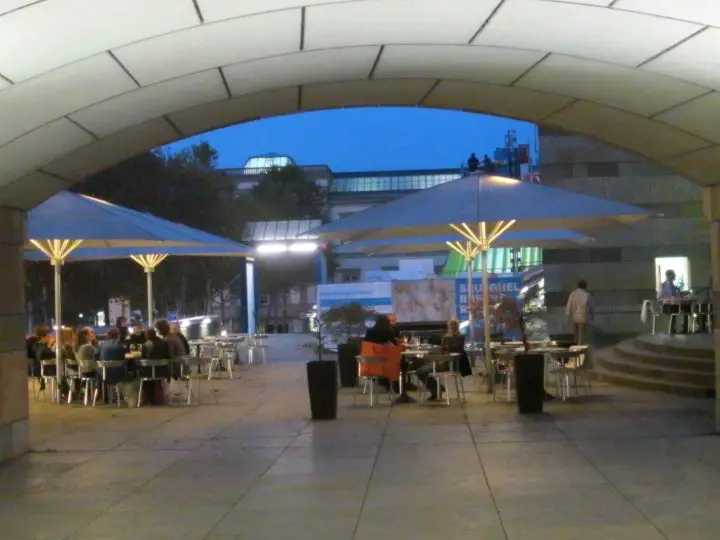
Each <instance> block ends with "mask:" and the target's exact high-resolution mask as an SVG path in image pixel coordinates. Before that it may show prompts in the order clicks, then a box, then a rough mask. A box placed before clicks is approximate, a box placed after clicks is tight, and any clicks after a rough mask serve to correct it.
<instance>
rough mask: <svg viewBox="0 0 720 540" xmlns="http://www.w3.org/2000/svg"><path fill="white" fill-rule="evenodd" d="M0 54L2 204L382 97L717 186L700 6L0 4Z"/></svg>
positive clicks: (708, 18)
mask: <svg viewBox="0 0 720 540" xmlns="http://www.w3.org/2000/svg"><path fill="white" fill-rule="evenodd" d="M0 51H12V54H4V55H0V118H2V120H3V121H2V123H0V204H3V205H5V206H10V207H13V208H19V209H27V208H31V207H33V206H35V205H37V204H39V203H40V202H41V201H43V200H45V199H47V198H48V197H49V196H51V195H52V194H54V193H56V192H58V191H61V190H63V189H66V188H67V187H68V186H70V185H71V184H73V183H74V182H78V181H80V180H82V179H83V178H85V177H87V176H88V175H90V174H93V173H95V172H97V171H100V170H102V169H104V168H107V167H109V166H112V165H114V164H116V163H118V162H120V161H122V160H123V159H126V158H128V157H130V156H133V155H135V154H137V153H139V152H142V151H144V150H147V149H149V148H153V147H156V146H159V145H163V144H168V143H170V142H173V141H176V140H179V139H183V138H186V137H190V136H193V135H196V134H199V133H203V132H206V131H209V130H212V129H217V128H220V127H225V126H228V125H232V124H237V123H240V122H245V121H252V120H257V119H260V118H268V117H273V116H278V115H285V114H292V113H297V112H303V111H313V110H322V109H333V108H343V107H362V106H381V105H393V106H407V107H417V106H423V107H432V108H440V109H452V110H461V111H469V112H479V113H486V114H494V115H499V116H508V117H513V118H517V119H522V120H526V121H529V122H534V123H538V124H541V125H543V126H547V127H549V128H554V129H558V130H562V131H567V132H574V133H578V134H580V135H583V136H586V137H589V138H593V139H597V140H599V141H602V142H604V143H606V144H610V145H612V146H616V147H618V148H622V149H624V150H627V151H631V152H634V153H636V154H639V155H640V156H642V157H643V158H645V159H647V160H649V161H652V162H655V163H658V164H660V165H662V166H664V167H667V168H669V169H673V170H675V171H677V172H678V173H680V174H681V175H683V176H685V177H687V178H689V179H691V180H693V181H695V182H696V183H698V184H700V185H702V186H709V185H713V184H717V183H719V182H720V176H718V175H717V173H716V171H717V169H718V167H720V93H719V92H718V90H720V69H719V67H720V64H719V63H718V58H719V55H718V52H720V10H719V9H718V7H717V1H716V0H687V1H682V2H681V1H679V0H677V1H675V0H563V1H557V0H412V1H409V0H262V1H260V0H246V1H244V2H230V1H227V0H153V1H152V2H148V1H147V0H124V1H123V2H122V9H121V10H119V9H118V8H117V2H116V1H115V0H52V1H37V0H0ZM178 58H181V59H182V61H178ZM38 103H40V104H42V106H38ZM388 151H394V150H393V149H388ZM391 184H392V182H391Z"/></svg>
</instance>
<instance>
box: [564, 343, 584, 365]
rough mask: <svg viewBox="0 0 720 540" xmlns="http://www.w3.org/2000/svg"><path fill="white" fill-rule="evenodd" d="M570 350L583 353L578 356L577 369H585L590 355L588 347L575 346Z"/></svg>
mask: <svg viewBox="0 0 720 540" xmlns="http://www.w3.org/2000/svg"><path fill="white" fill-rule="evenodd" d="M569 350H570V352H577V353H582V354H578V355H577V356H576V360H575V367H576V368H583V367H585V357H586V356H587V354H588V346H587V345H573V346H572V347H570V349H569Z"/></svg>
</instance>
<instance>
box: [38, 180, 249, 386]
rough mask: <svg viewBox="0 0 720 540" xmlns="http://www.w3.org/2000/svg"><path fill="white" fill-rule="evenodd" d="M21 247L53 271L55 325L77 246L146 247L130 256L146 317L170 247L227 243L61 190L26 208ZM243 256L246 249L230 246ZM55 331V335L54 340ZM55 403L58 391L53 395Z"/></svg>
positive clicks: (59, 365)
mask: <svg viewBox="0 0 720 540" xmlns="http://www.w3.org/2000/svg"><path fill="white" fill-rule="evenodd" d="M27 238H28V240H27V244H26V247H30V248H36V249H38V250H39V251H41V252H42V253H43V254H44V255H45V256H46V257H47V259H49V260H50V263H51V264H52V265H53V267H54V288H55V324H56V325H57V326H58V329H59V328H60V327H61V325H62V287H61V267H62V265H63V263H64V262H65V261H67V260H68V259H69V258H70V256H71V255H72V254H73V252H75V251H76V250H77V249H78V248H79V247H80V246H82V247H83V248H150V249H149V250H148V251H149V252H145V253H135V254H132V255H130V257H131V258H132V259H133V260H134V261H135V262H137V263H138V264H140V265H141V266H143V268H144V269H145V271H146V273H147V281H148V309H149V317H152V314H151V311H152V272H153V270H154V269H155V267H157V265H158V264H160V263H161V262H162V261H163V260H164V259H165V258H166V257H167V256H168V253H167V250H168V249H169V248H171V247H193V246H194V247H203V248H205V249H206V251H205V253H203V254H204V255H208V254H210V252H211V251H212V250H208V248H209V247H220V248H222V247H226V248H228V249H229V248H230V245H231V244H233V243H232V242H230V241H229V240H226V239H224V238H220V237H219V236H215V235H212V234H209V233H205V232H203V231H199V230H196V229H190V228H189V227H186V226H184V225H180V224H177V223H172V222H170V221H165V220H162V219H160V218H157V217H155V216H151V215H150V214H144V213H142V212H137V211H135V210H130V209H129V208H123V207H121V206H117V205H115V204H112V203H109V202H107V201H103V200H100V199H96V198H94V197H89V196H87V195H78V194H76V193H70V192H68V191H64V192H61V193H58V194H57V195H55V196H53V197H51V198H50V199H48V200H47V201H45V202H44V203H42V204H41V205H40V206H38V207H36V208H34V209H32V210H31V211H30V212H29V213H28V217H27ZM238 246H240V247H239V249H240V250H241V252H242V253H243V255H244V254H247V252H246V246H242V245H240V244H235V247H236V248H238ZM59 336H60V332H58V337H59ZM62 345H63V344H62V343H61V342H60V340H59V339H58V340H57V345H56V361H57V377H58V384H59V383H60V382H61V380H62V378H63V361H62V351H61V346H62ZM58 400H59V393H58Z"/></svg>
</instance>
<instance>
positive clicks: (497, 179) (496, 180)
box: [485, 176, 520, 185]
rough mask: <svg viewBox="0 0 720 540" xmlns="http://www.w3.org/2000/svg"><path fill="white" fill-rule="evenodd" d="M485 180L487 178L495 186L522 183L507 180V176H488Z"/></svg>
mask: <svg viewBox="0 0 720 540" xmlns="http://www.w3.org/2000/svg"><path fill="white" fill-rule="evenodd" d="M485 178H487V179H488V180H490V181H491V182H493V183H494V184H505V185H512V184H519V183H520V180H515V179H514V178H506V177H505V176H486V177H485Z"/></svg>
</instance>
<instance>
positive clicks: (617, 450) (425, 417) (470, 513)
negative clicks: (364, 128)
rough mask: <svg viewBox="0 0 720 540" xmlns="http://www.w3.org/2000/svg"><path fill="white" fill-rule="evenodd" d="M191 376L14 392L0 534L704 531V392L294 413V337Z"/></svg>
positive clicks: (616, 537) (612, 534) (297, 364)
mask: <svg viewBox="0 0 720 540" xmlns="http://www.w3.org/2000/svg"><path fill="white" fill-rule="evenodd" d="M282 341H283V340H281V341H280V342H278V341H277V340H275V341H273V342H272V343H271V347H270V355H269V359H268V363H267V364H265V365H255V366H252V367H245V368H243V369H242V370H241V375H242V377H241V378H240V379H239V380H234V381H225V380H223V381H219V382H217V383H214V384H213V385H210V384H207V383H206V384H205V386H204V387H203V389H202V392H203V400H204V403H203V405H202V406H200V407H189V408H186V407H182V406H170V407H148V408H141V409H132V410H129V409H127V408H124V409H117V408H114V407H98V408H97V409H91V408H87V409H86V408H83V407H82V406H72V407H68V406H55V405H52V404H49V403H37V404H36V403H33V405H32V437H33V449H34V451H33V453H31V454H30V455H28V456H27V457H25V458H22V459H19V460H16V461H14V462H10V463H6V464H4V465H0V539H2V540H19V539H72V540H81V539H83V540H85V539H87V540H90V539H92V540H100V539H113V540H123V539H126V538H128V539H131V538H132V539H133V540H138V539H139V540H145V539H158V540H164V539H172V540H201V539H205V540H229V539H243V540H245V539H247V540H256V539H263V540H280V539H282V538H290V539H293V540H305V539H315V540H326V539H327V540H351V539H357V540H384V539H388V540H390V539H392V540H397V539H413V540H424V539H433V540H435V539H438V538H442V539H446V540H453V539H461V540H465V539H481V540H496V539H498V540H500V539H508V540H543V539H553V540H580V539H582V540H660V539H663V538H665V539H671V540H700V539H702V540H714V539H717V538H718V531H719V530H720V437H716V436H714V435H711V434H710V432H711V430H712V427H713V421H712V418H711V416H710V410H711V408H710V404H709V403H708V402H702V401H691V400H684V399H678V398H673V397H669V396H665V395H660V394H646V393H640V392H635V391H628V390H621V389H618V388H614V387H611V386H604V385H600V386H597V387H596V388H595V392H594V396H593V397H591V398H582V399H578V400H576V401H574V402H568V403H557V402H554V403H552V404H550V406H549V407H548V411H547V413H546V414H544V415H542V416H540V417H535V418H531V417H519V416H518V415H517V414H516V413H515V410H514V408H513V406H512V405H511V404H507V403H504V402H502V403H492V402H491V401H489V400H488V398H487V396H484V395H480V394H477V393H474V394H472V395H471V397H470V401H469V403H468V404H467V405H466V406H465V407H464V408H462V407H460V406H458V405H457V404H453V406H452V407H450V408H446V407H444V406H443V405H418V404H413V405H404V406H396V407H390V406H389V405H388V402H387V400H386V399H385V398H384V397H383V399H381V403H380V404H379V405H378V406H377V407H375V408H373V409H369V408H368V407H367V402H366V399H365V397H364V396H360V395H359V392H357V391H350V390H344V391H343V393H342V396H341V408H340V418H339V419H338V420H337V421H335V422H330V423H315V424H314V423H312V422H311V421H309V420H308V415H309V413H308V402H307V392H306V386H305V378H304V363H303V361H304V360H305V359H307V358H308V357H309V356H310V355H311V352H310V350H309V349H304V348H300V347H297V346H296V345H295V344H294V343H293V342H292V341H291V340H289V339H285V340H284V341H285V343H283V342H282Z"/></svg>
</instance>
